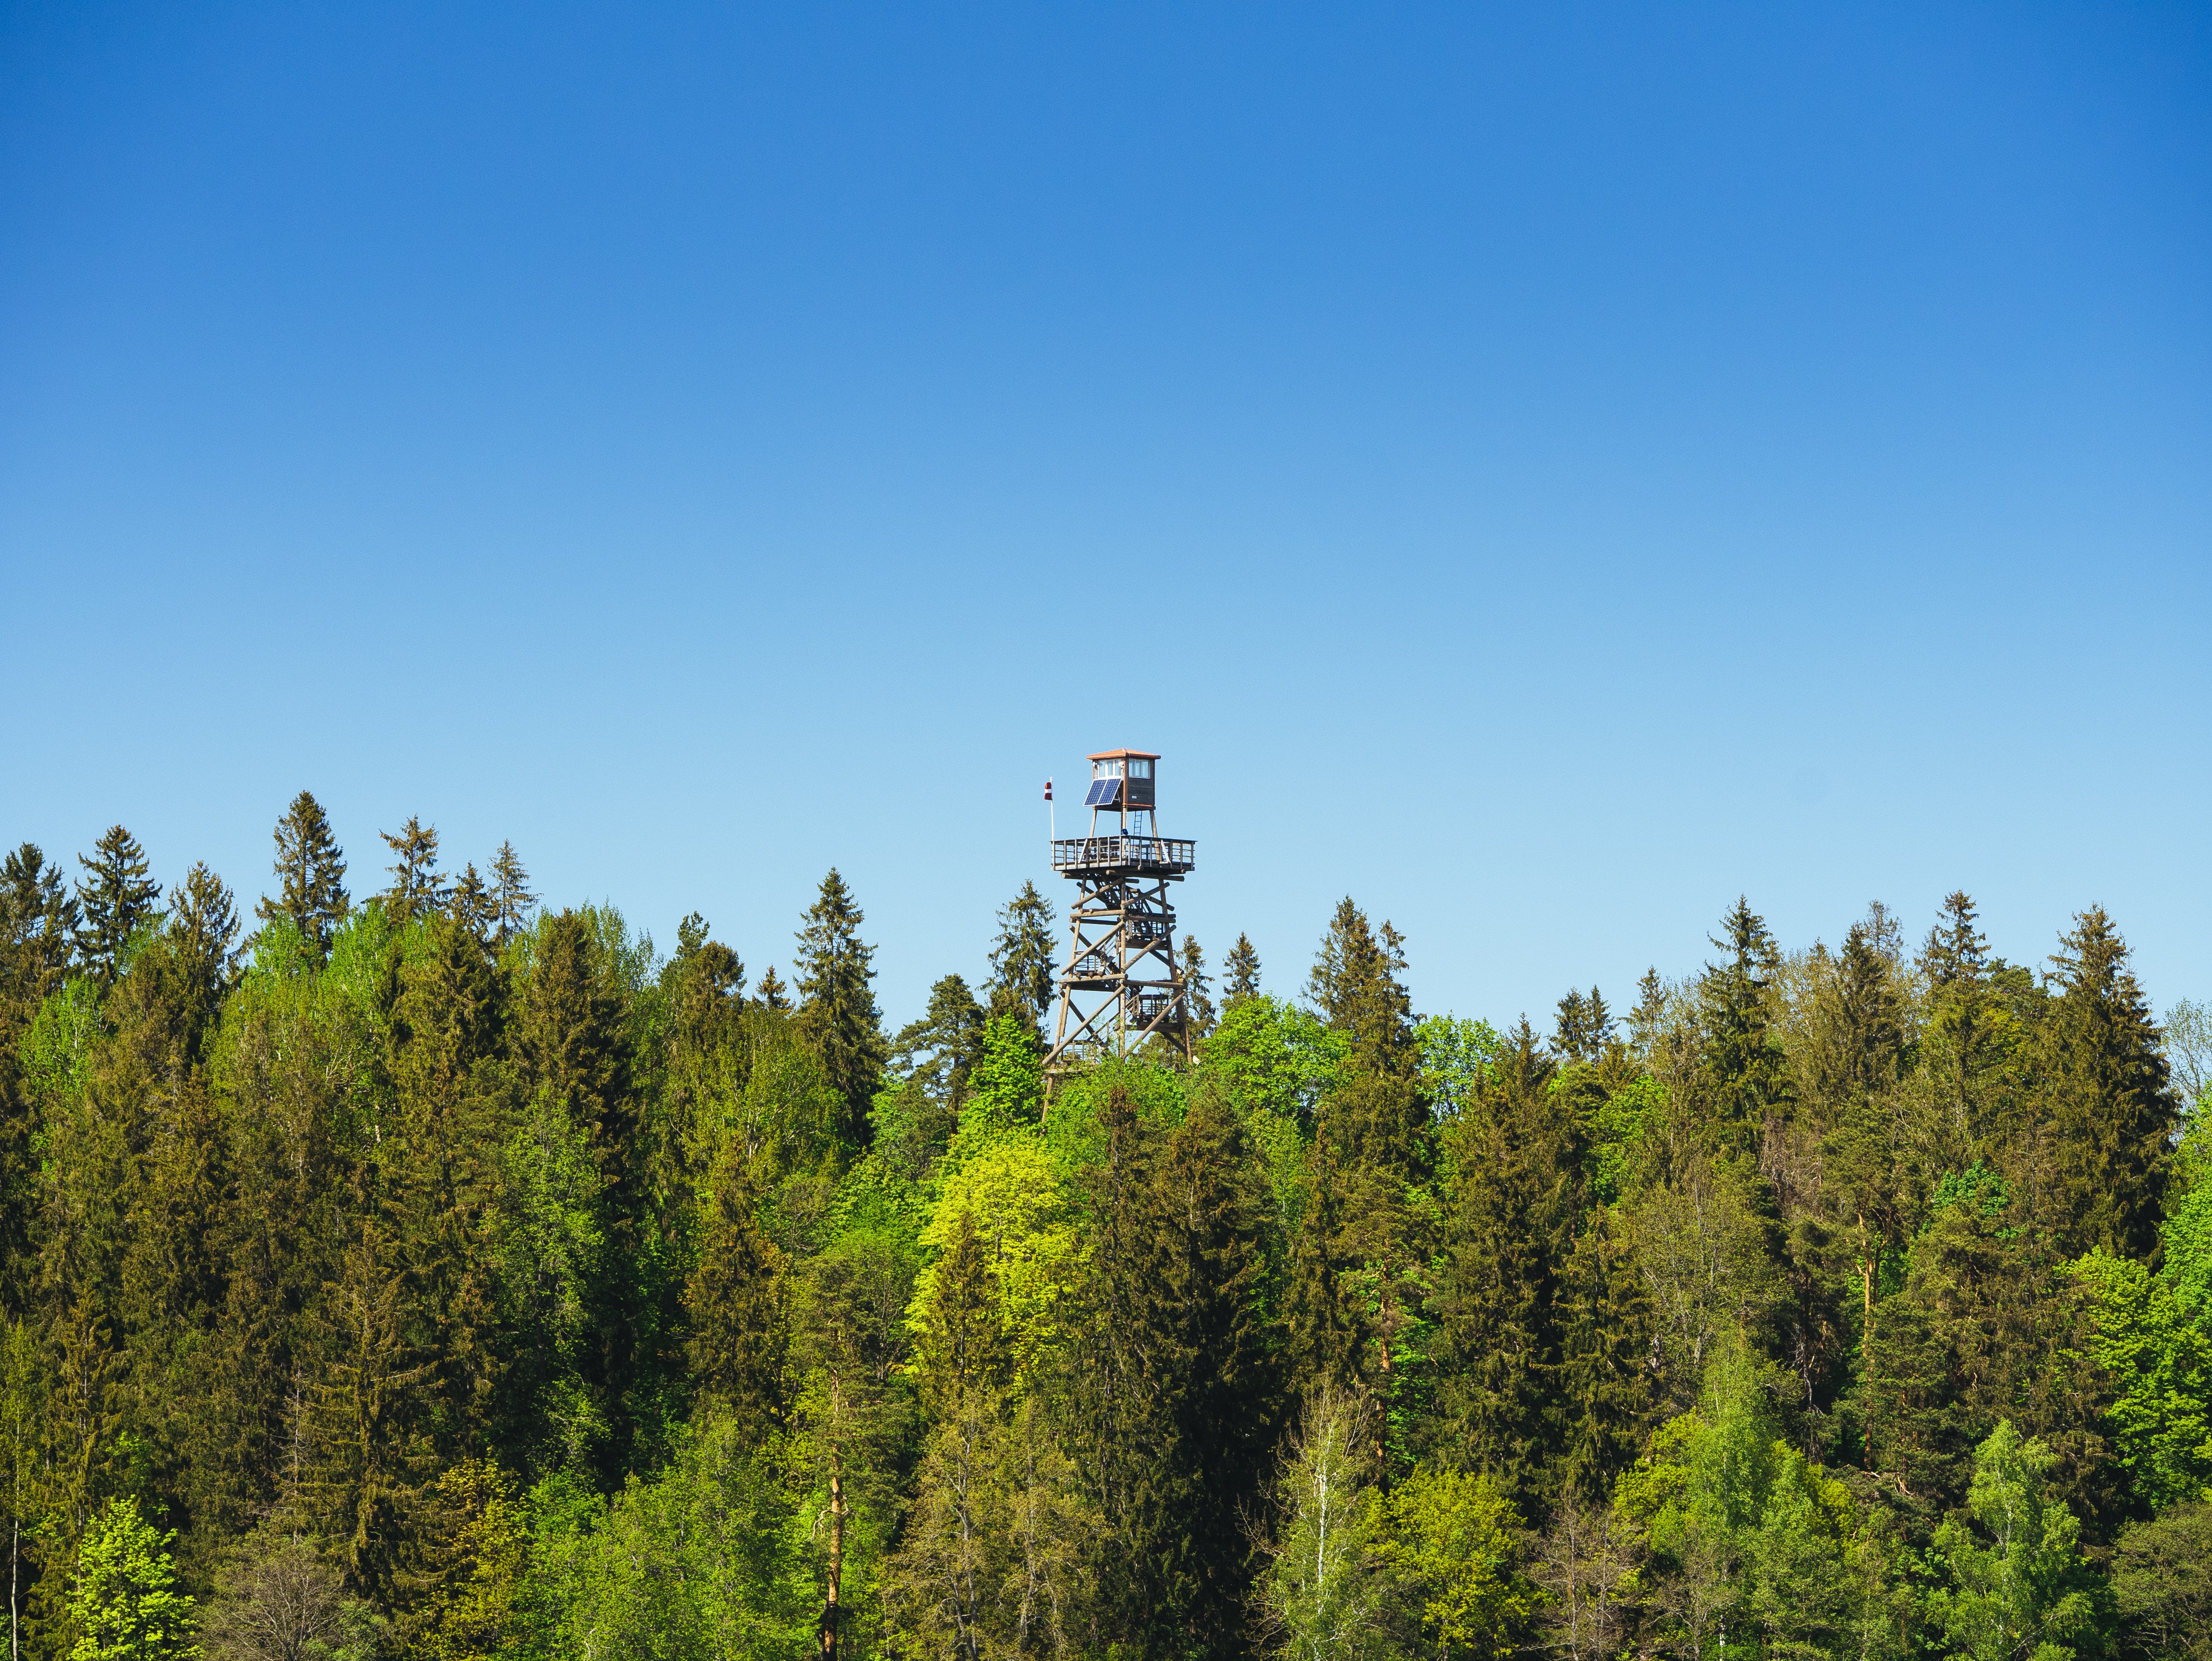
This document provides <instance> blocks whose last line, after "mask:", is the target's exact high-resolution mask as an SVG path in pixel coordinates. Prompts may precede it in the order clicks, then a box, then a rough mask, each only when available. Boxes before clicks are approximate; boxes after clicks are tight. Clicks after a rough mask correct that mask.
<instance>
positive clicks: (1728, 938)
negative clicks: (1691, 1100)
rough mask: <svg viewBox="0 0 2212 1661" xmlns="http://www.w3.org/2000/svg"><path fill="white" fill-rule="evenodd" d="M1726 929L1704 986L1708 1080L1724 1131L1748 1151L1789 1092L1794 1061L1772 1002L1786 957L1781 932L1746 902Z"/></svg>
mask: <svg viewBox="0 0 2212 1661" xmlns="http://www.w3.org/2000/svg"><path fill="white" fill-rule="evenodd" d="M1721 928H1722V930H1723V934H1722V937H1721V938H1718V939H1716V940H1714V941H1713V944H1714V945H1715V946H1718V947H1719V948H1720V949H1721V951H1722V952H1723V953H1724V954H1725V956H1724V958H1723V961H1721V962H1720V963H1717V964H1707V965H1706V968H1705V974H1704V976H1703V977H1701V978H1700V979H1699V983H1698V1013H1699V1037H1700V1039H1701V1040H1702V1045H1701V1047H1702V1050H1703V1055H1704V1074H1705V1077H1704V1083H1705V1088H1706V1089H1707V1090H1708V1091H1709V1092H1711V1097H1712V1102H1713V1113H1712V1116H1713V1124H1714V1128H1715V1130H1716V1132H1717V1135H1719V1136H1720V1138H1721V1139H1722V1141H1723V1142H1724V1143H1725V1144H1727V1145H1728V1146H1730V1147H1736V1148H1748V1147H1753V1146H1754V1145H1755V1143H1756V1141H1757V1139H1758V1136H1759V1131H1760V1129H1761V1127H1762V1126H1763V1124H1764V1123H1765V1119H1766V1117H1767V1116H1768V1115H1769V1114H1771V1113H1772V1112H1774V1111H1775V1110H1777V1109H1778V1108H1780V1107H1781V1106H1782V1105H1783V1104H1784V1103H1785V1102H1786V1101H1787V1100H1788V1099H1789V1097H1790V1080H1789V1071H1788V1062H1787V1058H1786V1057H1785V1056H1784V1053H1783V1050H1782V1043H1781V1040H1780V1038H1779V1037H1778V1035H1777V1034H1776V1033H1775V1031H1774V1030H1773V1025H1772V1019H1771V1011H1770V1009H1769V1007H1768V992H1769V989H1771V987H1772V985H1773V983H1774V977H1775V975H1776V972H1777V970H1778V969H1779V967H1780V959H1779V953H1778V952H1777V951H1776V948H1775V945H1774V937H1773V936H1772V935H1771V934H1768V933H1767V931H1766V925H1765V922H1762V921H1760V920H1759V918H1758V917H1757V916H1753V912H1752V910H1751V907H1750V905H1749V904H1748V903H1747V902H1746V901H1745V900H1743V899H1741V898H1739V899H1738V900H1737V901H1736V903H1735V908H1734V909H1733V910H1731V911H1729V914H1728V916H1726V917H1724V918H1723V919H1722V920H1721Z"/></svg>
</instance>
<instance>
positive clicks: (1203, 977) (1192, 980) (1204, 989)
mask: <svg viewBox="0 0 2212 1661" xmlns="http://www.w3.org/2000/svg"><path fill="white" fill-rule="evenodd" d="M1182 983H1183V989H1184V999H1185V1007H1186V1008H1187V1009H1188V1013H1189V1017H1190V1036H1191V1037H1192V1038H1193V1039H1199V1038H1203V1037H1206V1035H1207V1034H1209V1033H1211V1032H1212V1031H1213V1025H1214V1009H1213V1000H1212V998H1210V997H1208V996H1207V995H1206V994H1207V993H1208V992H1209V991H1210V990H1211V989H1212V986H1213V982H1212V977H1209V976H1208V975H1207V974H1206V953H1205V952H1201V951H1200V950H1199V949H1198V936H1197V935H1195V934H1186V935H1184V936H1183V937H1182Z"/></svg>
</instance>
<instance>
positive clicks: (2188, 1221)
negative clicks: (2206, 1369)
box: [2159, 1114, 2212, 1333]
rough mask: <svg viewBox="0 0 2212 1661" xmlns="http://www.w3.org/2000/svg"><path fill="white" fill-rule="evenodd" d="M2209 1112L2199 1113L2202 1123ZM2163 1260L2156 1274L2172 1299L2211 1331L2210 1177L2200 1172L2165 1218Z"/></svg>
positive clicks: (2202, 1328) (2210, 1119)
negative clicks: (2168, 1290) (2164, 1283)
mask: <svg viewBox="0 0 2212 1661" xmlns="http://www.w3.org/2000/svg"><path fill="white" fill-rule="evenodd" d="M2206 1123H2212V1114H2200V1125H2199V1130H2198V1133H2197V1134H2199V1135H2202V1134H2203V1131H2202V1127H2203V1125H2204V1124H2206ZM2164 1232H2165V1238H2166V1262H2164V1264H2163V1265H2162V1266H2161V1267H2160V1269H2159V1278H2160V1280H2162V1281H2165V1282H2166V1285H2167V1286H2168V1287H2170V1288H2171V1289H2172V1293H2173V1297H2174V1300H2175V1302H2176V1303H2177V1304H2178V1305H2179V1306H2180V1308H2181V1310H2182V1311H2183V1312H2184V1313H2185V1315H2187V1317H2189V1318H2190V1319H2191V1321H2193V1322H2195V1323H2197V1328H2198V1329H2199V1330H2200V1331H2203V1332H2208V1333H2212V1177H2208V1176H2206V1175H2204V1174H2202V1173H2200V1174H2199V1175H2198V1177H2197V1181H2196V1182H2195V1183H2193V1184H2192V1185H2191V1187H2190V1188H2189V1189H2187V1191H2186V1192H2185V1193H2184V1194H2183V1195H2182V1196H2181V1199H2180V1202H2179V1204H2178V1205H2176V1206H2175V1207H2174V1210H2173V1214H2172V1216H2170V1217H2168V1218H2167V1219H2166V1228H2165V1231H2164Z"/></svg>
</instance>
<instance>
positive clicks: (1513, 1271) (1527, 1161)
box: [1427, 1020, 1582, 1506]
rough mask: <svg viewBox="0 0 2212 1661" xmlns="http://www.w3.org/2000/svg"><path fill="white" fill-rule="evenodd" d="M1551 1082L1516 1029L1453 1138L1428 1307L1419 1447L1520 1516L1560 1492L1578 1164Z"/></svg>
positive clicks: (1540, 1057)
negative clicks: (1428, 1400)
mask: <svg viewBox="0 0 2212 1661" xmlns="http://www.w3.org/2000/svg"><path fill="white" fill-rule="evenodd" d="M1554 1076H1555V1072H1554V1068H1553V1063H1552V1062H1551V1060H1550V1058H1549V1057H1548V1056H1546V1055H1545V1053H1544V1051H1543V1049H1542V1047H1541V1045H1540V1043H1539V1042H1538V1040H1537V1037H1536V1035H1535V1033H1534V1031H1533V1030H1532V1029H1531V1028H1530V1027H1529V1025H1528V1022H1527V1021H1526V1020H1523V1021H1522V1023H1521V1024H1520V1025H1519V1026H1518V1027H1517V1028H1516V1029H1515V1031H1513V1032H1512V1033H1511V1034H1510V1035H1509V1036H1508V1039H1507V1045H1506V1049H1505V1051H1504V1055H1503V1056H1501V1057H1500V1058H1499V1060H1498V1065H1497V1066H1496V1067H1495V1068H1493V1069H1492V1071H1491V1072H1490V1073H1489V1074H1488V1075H1486V1077H1485V1079H1484V1080H1483V1081H1482V1085H1481V1086H1480V1092H1479V1093H1478V1096H1477V1098H1476V1101H1475V1103H1474V1105H1473V1106H1472V1107H1471V1108H1470V1109H1469V1110H1468V1112H1467V1113H1466V1114H1464V1115H1463V1116H1462V1118H1461V1120H1460V1122H1459V1123H1458V1124H1457V1125H1456V1126H1455V1127H1454V1132H1453V1134H1454V1135H1455V1139H1456V1147H1455V1149H1454V1153H1455V1164H1456V1165H1457V1166H1458V1169H1459V1171H1460V1173H1461V1176H1460V1183H1459V1194H1458V1197H1457V1202H1456V1204H1455V1206H1454V1208H1453V1209H1452V1211H1451V1213H1450V1214H1449V1216H1448V1218H1447V1220H1446V1222H1445V1232H1444V1253H1445V1262H1444V1266H1443V1272H1442V1275H1441V1276H1440V1278H1439V1281H1438V1285H1437V1293H1436V1297H1435V1299H1434V1300H1433V1307H1434V1309H1435V1312H1436V1316H1437V1335H1436V1354H1437V1370H1438V1374H1439V1378H1440V1383H1439V1384H1438V1387H1437V1406H1436V1418H1435V1421H1434V1423H1433V1424H1432V1425H1431V1427H1430V1428H1429V1430H1428V1433H1427V1439H1428V1440H1429V1441H1430V1442H1431V1444H1432V1445H1436V1446H1437V1447H1439V1448H1441V1449H1443V1450H1446V1451H1449V1454H1450V1455H1451V1456H1452V1457H1454V1458H1455V1460H1457V1461H1458V1462H1459V1463H1462V1464H1464V1465H1465V1466H1466V1467H1467V1468H1468V1469H1473V1470H1476V1471H1480V1472H1482V1473H1484V1474H1486V1475H1490V1476H1492V1477H1494V1478H1496V1479H1497V1480H1498V1482H1499V1483H1500V1484H1501V1485H1502V1486H1503V1487H1504V1488H1505V1491H1506V1492H1507V1493H1508V1494H1511V1495H1513V1496H1514V1497H1515V1499H1516V1501H1519V1502H1521V1503H1522V1504H1524V1506H1525V1505H1526V1504H1527V1502H1528V1500H1541V1499H1548V1498H1549V1497H1550V1496H1551V1495H1552V1494H1553V1493H1554V1492H1556V1489H1557V1487H1558V1483H1559V1474H1558V1472H1557V1471H1556V1470H1555V1469H1553V1465H1554V1463H1555V1456H1556V1454H1557V1451H1558V1450H1559V1445H1560V1442H1561V1432H1562V1430H1563V1428H1564V1427H1565V1415H1563V1413H1562V1412H1561V1411H1560V1408H1561V1390H1560V1383H1561V1380H1560V1372H1561V1366H1562V1360H1563V1355H1564V1345H1565V1336H1566V1334H1565V1325H1566V1322H1565V1315H1566V1309H1567V1299H1566V1298H1565V1275H1566V1273H1567V1269H1568V1264H1569V1260H1570V1259H1571V1256H1573V1253H1574V1250H1575V1238H1574V1229H1575V1225H1576V1222H1577V1216H1578V1214H1579V1211H1580V1203H1579V1202H1580V1196H1579V1193H1578V1191H1577V1190H1578V1187H1579V1176H1580V1171H1581V1165H1582V1154H1581V1148H1580V1147H1579V1146H1578V1137H1577V1129H1576V1127H1575V1125H1574V1123H1573V1122H1572V1120H1571V1118H1569V1117H1568V1116H1565V1114H1563V1113H1562V1112H1561V1111H1560V1110H1559V1103H1558V1101H1557V1099H1556V1098H1555V1097H1554V1095H1553V1091H1552V1084H1553V1079H1554Z"/></svg>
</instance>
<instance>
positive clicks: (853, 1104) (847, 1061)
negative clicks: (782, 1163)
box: [761, 869, 890, 1148]
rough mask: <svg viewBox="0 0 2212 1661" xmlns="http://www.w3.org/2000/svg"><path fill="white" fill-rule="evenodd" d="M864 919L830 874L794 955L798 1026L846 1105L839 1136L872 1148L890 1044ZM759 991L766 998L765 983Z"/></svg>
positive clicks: (838, 878) (842, 885)
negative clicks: (872, 1117) (873, 1118)
mask: <svg viewBox="0 0 2212 1661" xmlns="http://www.w3.org/2000/svg"><path fill="white" fill-rule="evenodd" d="M865 921H866V916H864V914H863V913H862V912H861V910H860V906H859V904H857V903H856V902H855V901H854V898H853V891H852V890H851V889H849V888H848V887H847V886H846V885H845V879H844V878H842V877H841V876H839V875H838V874H837V873H836V870H835V869H832V870H831V871H830V873H829V875H828V876H826V877H824V878H823V879H822V890H821V893H820V894H819V896H818V897H817V898H816V900H815V902H814V904H813V905H812V906H811V907H810V908H809V909H808V910H807V913H806V927H805V928H802V929H801V930H800V931H799V951H798V953H797V955H796V956H795V958H793V962H794V964H796V973H797V974H798V977H799V1024H800V1026H801V1027H802V1028H803V1029H804V1031H805V1033H806V1035H807V1037H808V1038H809V1039H810V1040H811V1042H812V1043H813V1045H814V1050H815V1053H816V1054H817V1056H820V1057H821V1058H822V1071H823V1074H824V1075H825V1076H826V1077H827V1078H828V1079H829V1087H830V1088H831V1089H832V1090H835V1091H836V1092H837V1094H838V1096H839V1097H840V1098H842V1101H843V1102H844V1104H845V1112H844V1118H843V1121H842V1123H841V1124H840V1125H839V1127H838V1130H839V1134H840V1135H842V1136H843V1137H844V1138H845V1139H846V1141H848V1143H849V1144H850V1145H851V1146H852V1147H856V1148H857V1147H866V1145H867V1137H868V1105H869V1103H870V1102H871V1101H872V1099H873V1098H874V1097H875V1093H876V1091H877V1089H878V1086H880V1085H881V1083H882V1080H883V1074H884V1064H885V1063H886V1062H888V1061H889V1060H890V1045H889V1044H887V1043H885V1042H884V1032H883V1013H882V1012H881V1011H880V1010H878V1008H877V1007H876V995H875V992H874V990H873V989H872V988H871V987H870V986H869V984H868V983H869V982H871V981H872V980H873V979H874V978H875V976H876V971H875V970H874V968H873V967H872V963H873V960H874V958H875V955H876V949H875V947H873V946H866V945H864V944H862V943H861V940H860V925H861V923H862V922H865ZM771 972H773V971H771ZM761 991H762V995H763V997H765V996H766V995H767V992H768V986H767V984H766V983H765V982H763V984H762V988H761Z"/></svg>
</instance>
